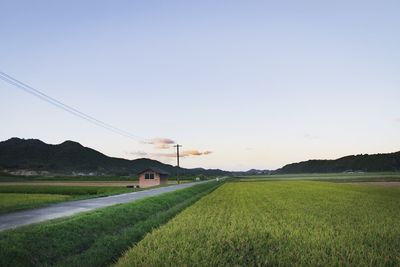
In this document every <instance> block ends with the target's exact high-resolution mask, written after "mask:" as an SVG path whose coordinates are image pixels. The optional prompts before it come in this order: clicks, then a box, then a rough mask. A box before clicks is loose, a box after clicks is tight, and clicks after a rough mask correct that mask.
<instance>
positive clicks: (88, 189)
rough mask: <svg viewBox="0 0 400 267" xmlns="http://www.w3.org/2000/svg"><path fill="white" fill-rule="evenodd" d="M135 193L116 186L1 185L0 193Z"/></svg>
mask: <svg viewBox="0 0 400 267" xmlns="http://www.w3.org/2000/svg"><path fill="white" fill-rule="evenodd" d="M133 191H135V190H134V189H132V188H126V187H115V186H68V185H66V186H64V185H63V186H57V185H55V186H53V185H0V193H25V194H57V195H72V196H90V195H96V196H108V195H112V194H122V193H128V192H133Z"/></svg>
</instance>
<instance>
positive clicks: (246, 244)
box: [116, 181, 400, 267]
mask: <svg viewBox="0 0 400 267" xmlns="http://www.w3.org/2000/svg"><path fill="white" fill-rule="evenodd" d="M399 201H400V188H398V187H397V188H394V187H393V188H382V187H374V186H353V185H348V184H347V185H346V184H337V183H328V182H314V181H275V182H274V181H273V182H246V183H242V182H236V183H226V184H224V185H223V186H222V187H220V188H218V189H217V190H216V191H214V192H213V193H212V194H210V195H208V196H206V197H204V198H203V199H202V200H200V201H198V202H197V203H195V204H194V205H193V206H191V207H189V208H188V209H186V210H185V211H183V212H182V213H181V214H179V215H178V216H177V217H175V218H174V219H172V220H171V221H170V222H169V223H167V224H166V225H164V226H162V227H160V228H159V229H157V230H155V231H153V232H152V233H151V234H149V235H147V236H146V237H145V238H144V239H143V240H142V241H141V242H139V243H138V244H137V245H135V246H134V247H133V248H132V249H131V250H129V251H128V252H127V253H126V254H125V255H124V256H123V257H122V258H121V259H120V260H119V262H118V263H117V264H116V266H118V267H123V266H400V238H399V237H400V224H399V222H400V205H399Z"/></svg>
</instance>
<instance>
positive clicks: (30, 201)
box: [0, 193, 71, 214]
mask: <svg viewBox="0 0 400 267" xmlns="http://www.w3.org/2000/svg"><path fill="white" fill-rule="evenodd" d="M69 199H71V196H66V195H56V194H18V193H17V194H16V193H0V214H2V213H7V212H11V211H17V210H22V209H30V208H35V207H40V206H44V205H48V204H51V203H56V202H61V201H66V200H69Z"/></svg>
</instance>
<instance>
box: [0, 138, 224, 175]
mask: <svg viewBox="0 0 400 267" xmlns="http://www.w3.org/2000/svg"><path fill="white" fill-rule="evenodd" d="M149 167H155V168H159V169H163V170H165V171H167V172H169V173H170V174H171V175H173V176H174V175H175V174H176V171H177V167H175V166H172V165H169V164H164V163H162V162H159V161H156V160H152V159H147V158H140V159H134V160H127V159H122V158H113V157H109V156H106V155H104V154H102V153H100V152H98V151H96V150H94V149H91V148H88V147H84V146H82V145H81V144H79V143H77V142H73V141H65V142H63V143H61V144H58V145H51V144H46V143H44V142H42V141H40V140H38V139H20V138H16V137H14V138H11V139H9V140H6V141H3V142H0V171H2V172H7V173H11V174H26V173H29V174H32V173H33V174H35V173H38V174H58V175H88V174H90V175H115V176H132V175H136V174H137V173H138V172H140V171H142V170H143V169H145V168H149ZM179 173H180V174H182V175H206V176H213V175H227V174H230V173H229V172H226V171H223V170H218V169H203V168H195V169H185V168H179Z"/></svg>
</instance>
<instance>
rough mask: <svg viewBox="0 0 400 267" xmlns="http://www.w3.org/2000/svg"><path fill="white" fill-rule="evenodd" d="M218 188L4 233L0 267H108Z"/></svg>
mask: <svg viewBox="0 0 400 267" xmlns="http://www.w3.org/2000/svg"><path fill="white" fill-rule="evenodd" d="M218 185H219V183H218V182H208V183H203V184H199V185H195V186H192V187H189V188H186V189H182V190H178V191H175V192H171V193H166V194H162V195H160V196H156V197H150V198H146V199H143V200H139V201H135V202H133V203H127V204H120V205H116V206H112V207H108V208H104V209H99V210H96V211H93V212H89V213H84V214H79V215H76V216H73V217H70V218H66V219H60V220H55V221H50V222H46V223H41V224H37V225H32V226H27V227H22V228H19V229H16V230H10V231H6V232H2V233H0V266H49V265H51V266H107V265H109V264H111V263H112V262H113V261H115V260H116V259H118V257H119V256H120V255H121V254H122V252H123V251H125V250H127V249H128V248H129V247H130V246H132V245H133V244H135V243H136V242H138V241H139V240H140V239H142V238H143V236H144V235H145V234H146V233H148V232H149V231H151V230H152V229H153V228H155V227H158V226H160V225H161V224H163V223H165V222H167V221H168V220H169V219H170V218H172V217H173V216H175V215H176V214H177V213H178V212H180V211H181V210H183V209H184V208H185V207H187V206H189V205H191V204H192V203H194V202H195V201H197V200H198V199H199V198H201V197H202V196H204V195H206V194H208V193H209V192H211V191H212V190H214V189H215V188H216V187H217V186H218Z"/></svg>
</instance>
